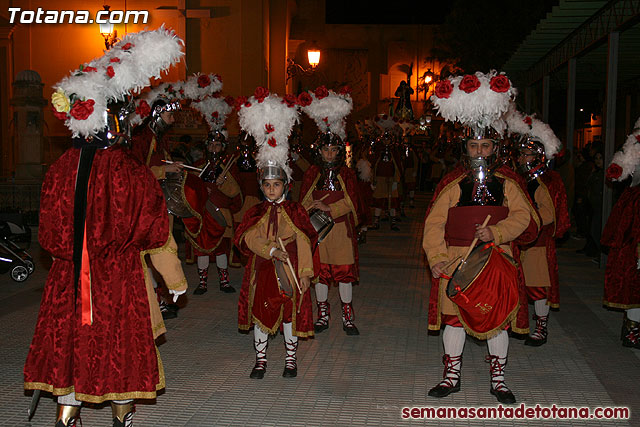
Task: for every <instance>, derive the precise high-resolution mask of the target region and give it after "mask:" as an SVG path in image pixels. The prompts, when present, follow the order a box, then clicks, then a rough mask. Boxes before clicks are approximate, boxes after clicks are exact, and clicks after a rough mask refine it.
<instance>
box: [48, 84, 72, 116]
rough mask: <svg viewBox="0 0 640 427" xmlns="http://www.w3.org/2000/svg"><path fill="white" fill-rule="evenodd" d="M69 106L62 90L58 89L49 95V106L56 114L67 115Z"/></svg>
mask: <svg viewBox="0 0 640 427" xmlns="http://www.w3.org/2000/svg"><path fill="white" fill-rule="evenodd" d="M70 104H71V103H70V101H69V98H67V95H65V93H64V92H63V91H62V89H58V90H57V91H55V92H54V93H53V95H51V105H53V108H55V109H56V111H57V112H58V113H68V112H69V109H70V108H71V105H70Z"/></svg>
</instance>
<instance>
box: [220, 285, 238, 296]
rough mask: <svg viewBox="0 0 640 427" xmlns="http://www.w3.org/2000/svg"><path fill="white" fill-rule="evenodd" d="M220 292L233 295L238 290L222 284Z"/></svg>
mask: <svg viewBox="0 0 640 427" xmlns="http://www.w3.org/2000/svg"><path fill="white" fill-rule="evenodd" d="M220 290H221V291H222V292H224V293H225V294H232V293H234V292H235V291H236V289H235V288H234V287H233V286H231V285H230V284H228V283H226V284H224V285H223V284H220Z"/></svg>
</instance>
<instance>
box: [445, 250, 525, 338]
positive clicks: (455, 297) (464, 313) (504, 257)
mask: <svg viewBox="0 0 640 427" xmlns="http://www.w3.org/2000/svg"><path fill="white" fill-rule="evenodd" d="M447 296H448V297H449V299H451V301H453V302H454V303H455V304H456V305H457V306H458V309H459V312H460V315H459V318H460V321H461V322H462V323H463V325H465V326H466V327H468V328H469V329H471V331H473V332H475V333H476V334H477V335H478V336H479V337H484V338H487V335H488V334H490V333H492V332H493V331H496V330H497V329H500V328H503V327H504V325H506V323H507V322H509V321H511V319H513V317H514V316H515V314H516V309H517V308H518V304H519V297H518V269H517V266H516V262H515V261H514V260H513V258H511V257H510V256H509V255H508V254H506V253H505V252H504V250H502V249H501V248H499V247H496V246H495V245H494V244H493V243H489V244H481V245H480V246H477V247H476V248H475V249H474V250H473V251H472V252H471V254H470V255H469V257H468V258H467V260H466V261H465V262H464V263H461V264H460V265H459V266H458V267H457V268H456V270H455V271H454V273H453V275H452V276H451V279H450V280H449V284H448V285H447Z"/></svg>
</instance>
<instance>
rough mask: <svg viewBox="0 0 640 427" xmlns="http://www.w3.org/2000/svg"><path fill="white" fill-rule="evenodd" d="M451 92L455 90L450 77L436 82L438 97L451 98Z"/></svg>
mask: <svg viewBox="0 0 640 427" xmlns="http://www.w3.org/2000/svg"><path fill="white" fill-rule="evenodd" d="M451 92H453V85H452V84H451V81H449V79H446V80H440V81H439V82H438V83H436V88H435V89H434V93H435V94H436V96H437V97H438V98H449V97H450V96H451Z"/></svg>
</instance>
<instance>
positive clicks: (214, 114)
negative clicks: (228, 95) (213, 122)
mask: <svg viewBox="0 0 640 427" xmlns="http://www.w3.org/2000/svg"><path fill="white" fill-rule="evenodd" d="M218 116H219V114H218V112H217V111H214V112H213V113H211V117H212V118H214V119H217V118H218Z"/></svg>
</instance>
